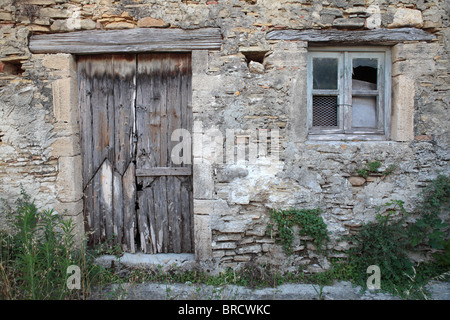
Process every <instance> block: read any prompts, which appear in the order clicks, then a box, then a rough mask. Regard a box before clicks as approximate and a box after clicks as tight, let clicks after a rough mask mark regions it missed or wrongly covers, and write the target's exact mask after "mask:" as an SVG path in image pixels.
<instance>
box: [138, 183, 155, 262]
mask: <svg viewBox="0 0 450 320" xmlns="http://www.w3.org/2000/svg"><path fill="white" fill-rule="evenodd" d="M148 190H149V189H148V188H147V189H144V190H143V191H139V192H138V201H139V209H138V210H137V223H138V230H139V240H140V247H141V250H142V252H143V253H153V252H152V247H151V244H150V226H149V225H148V218H147V214H148V212H149V203H152V193H151V192H148ZM150 191H151V190H150Z"/></svg>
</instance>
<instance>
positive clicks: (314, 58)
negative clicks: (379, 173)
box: [308, 47, 391, 140]
mask: <svg viewBox="0 0 450 320" xmlns="http://www.w3.org/2000/svg"><path fill="white" fill-rule="evenodd" d="M390 60H391V56H390V50H389V49H388V48H382V47H380V48H378V47H377V48H354V47H351V48H341V49H336V48H313V49H310V52H309V54H308V134H309V135H308V137H309V138H310V139H318V140H355V139H356V140H385V139H389V132H390V130H389V127H390V88H391V87H390V82H391V80H390V77H391V72H390V70H391V67H390V66H391V61H390Z"/></svg>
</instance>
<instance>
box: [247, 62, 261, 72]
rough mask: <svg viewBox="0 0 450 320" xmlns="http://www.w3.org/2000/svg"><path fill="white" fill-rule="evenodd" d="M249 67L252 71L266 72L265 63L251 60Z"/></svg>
mask: <svg viewBox="0 0 450 320" xmlns="http://www.w3.org/2000/svg"><path fill="white" fill-rule="evenodd" d="M248 68H249V70H250V72H251V73H259V74H262V73H264V65H263V64H262V63H259V62H256V61H250V63H249V64H248Z"/></svg>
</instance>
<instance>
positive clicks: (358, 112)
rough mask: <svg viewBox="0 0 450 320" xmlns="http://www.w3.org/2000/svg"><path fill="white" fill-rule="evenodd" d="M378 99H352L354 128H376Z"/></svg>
mask: <svg viewBox="0 0 450 320" xmlns="http://www.w3.org/2000/svg"><path fill="white" fill-rule="evenodd" d="M376 126H377V97H353V98H352V127H353V128H361V127H364V128H376Z"/></svg>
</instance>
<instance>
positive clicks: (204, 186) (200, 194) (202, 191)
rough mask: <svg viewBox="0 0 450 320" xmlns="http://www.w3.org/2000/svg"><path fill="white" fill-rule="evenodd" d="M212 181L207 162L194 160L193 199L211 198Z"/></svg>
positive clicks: (210, 170)
mask: <svg viewBox="0 0 450 320" xmlns="http://www.w3.org/2000/svg"><path fill="white" fill-rule="evenodd" d="M213 193H214V181H213V176H212V168H211V165H210V164H209V163H205V162H200V161H199V162H196V161H194V199H212V198H213Z"/></svg>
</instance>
